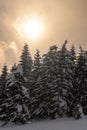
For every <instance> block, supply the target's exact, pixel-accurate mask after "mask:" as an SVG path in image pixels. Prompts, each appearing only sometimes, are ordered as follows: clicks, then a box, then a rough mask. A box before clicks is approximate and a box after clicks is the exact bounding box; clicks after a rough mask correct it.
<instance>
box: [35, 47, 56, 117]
mask: <svg viewBox="0 0 87 130" xmlns="http://www.w3.org/2000/svg"><path fill="white" fill-rule="evenodd" d="M56 76H57V46H56V45H53V46H51V47H50V49H49V52H48V53H47V54H45V55H44V56H43V63H42V65H41V68H40V78H39V79H38V81H37V86H39V89H38V90H39V91H38V98H37V99H38V100H37V101H38V102H37V105H36V110H37V115H38V116H39V117H40V118H55V116H56V113H57V112H56V111H57V108H58V106H57V104H58V91H57V84H56Z"/></svg>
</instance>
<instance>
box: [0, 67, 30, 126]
mask: <svg viewBox="0 0 87 130" xmlns="http://www.w3.org/2000/svg"><path fill="white" fill-rule="evenodd" d="M22 82H24V78H23V69H22V67H21V65H18V67H17V69H16V70H15V71H14V72H12V73H11V74H9V76H8V77H7V82H6V85H5V100H3V103H2V104H1V108H0V120H1V121H2V122H3V125H5V124H7V123H9V122H12V123H16V124H20V123H21V124H24V123H26V122H28V121H29V118H30V113H29V110H28V102H29V95H28V92H27V89H26V88H25V86H24V85H23V84H22Z"/></svg>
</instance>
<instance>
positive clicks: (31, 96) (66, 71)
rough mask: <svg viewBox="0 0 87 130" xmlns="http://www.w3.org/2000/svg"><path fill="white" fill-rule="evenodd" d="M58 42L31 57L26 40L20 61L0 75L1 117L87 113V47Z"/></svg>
mask: <svg viewBox="0 0 87 130" xmlns="http://www.w3.org/2000/svg"><path fill="white" fill-rule="evenodd" d="M66 44H67V41H65V42H64V44H63V45H62V47H61V49H58V47H57V46H56V45H53V46H51V47H50V48H49V50H48V52H47V53H46V54H44V55H43V56H42V57H41V56H40V51H39V50H37V51H36V54H35V56H34V60H32V58H31V55H30V52H29V48H28V45H27V44H25V45H24V47H23V51H22V53H21V56H20V61H19V64H18V65H16V64H14V65H13V66H12V68H11V71H10V73H8V69H7V66H6V65H5V66H4V67H3V69H2V74H1V76H0V121H1V122H2V125H5V124H7V123H9V122H11V123H16V124H24V123H27V122H28V121H30V120H33V119H36V120H38V119H56V118H61V117H74V118H75V119H79V118H81V117H83V116H84V115H86V114H87V51H85V50H83V49H82V47H80V51H79V55H78V56H76V52H75V47H74V46H72V47H71V49H70V50H68V49H67V48H66Z"/></svg>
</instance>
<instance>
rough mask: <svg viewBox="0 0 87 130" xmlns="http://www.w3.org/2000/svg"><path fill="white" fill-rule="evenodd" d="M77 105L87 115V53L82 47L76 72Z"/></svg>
mask: <svg viewBox="0 0 87 130" xmlns="http://www.w3.org/2000/svg"><path fill="white" fill-rule="evenodd" d="M75 88H76V92H75V93H76V94H75V98H76V103H77V104H80V106H81V107H82V109H83V113H84V114H87V51H84V50H83V49H82V47H80V54H79V56H78V58H77V65H76V71H75Z"/></svg>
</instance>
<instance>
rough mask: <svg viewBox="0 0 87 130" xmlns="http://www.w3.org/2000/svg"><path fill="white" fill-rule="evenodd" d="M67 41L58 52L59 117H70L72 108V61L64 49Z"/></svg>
mask: <svg viewBox="0 0 87 130" xmlns="http://www.w3.org/2000/svg"><path fill="white" fill-rule="evenodd" d="M66 44H67V41H65V43H64V44H63V46H62V48H61V50H60V51H59V65H58V68H59V70H58V71H59V72H58V73H59V74H58V79H57V80H58V86H59V87H58V91H59V112H58V114H59V115H60V116H64V115H65V116H72V110H71V108H72V106H73V102H72V101H73V94H72V89H73V70H72V68H73V60H72V54H71V52H70V51H68V50H67V48H66Z"/></svg>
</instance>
